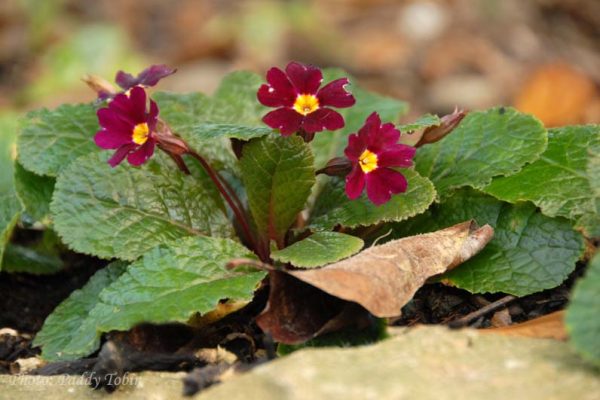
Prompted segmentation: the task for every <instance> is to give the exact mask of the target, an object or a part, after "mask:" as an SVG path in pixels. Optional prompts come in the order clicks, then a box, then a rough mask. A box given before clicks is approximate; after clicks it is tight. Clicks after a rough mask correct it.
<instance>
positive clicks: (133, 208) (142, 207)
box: [50, 152, 233, 260]
mask: <svg viewBox="0 0 600 400" xmlns="http://www.w3.org/2000/svg"><path fill="white" fill-rule="evenodd" d="M108 157H110V154H109V153H108V152H103V153H101V154H99V153H94V154H89V155H87V156H84V157H81V158H79V159H78V160H77V161H75V162H74V163H72V165H71V166H69V167H68V168H67V169H66V170H65V171H64V172H63V173H62V174H61V175H60V177H59V178H58V180H57V182H56V189H55V191H54V196H53V198H52V203H51V206H50V208H51V211H52V217H53V221H54V227H55V229H56V231H57V232H58V233H59V235H60V236H61V238H62V239H63V241H64V242H65V243H66V244H67V245H68V246H70V247H71V248H72V249H74V250H76V251H78V252H81V253H86V254H93V255H96V256H98V257H104V258H112V257H116V258H121V259H125V260H135V259H136V258H137V257H139V256H140V255H142V254H144V253H145V252H146V251H148V250H150V249H151V248H153V247H155V246H156V245H158V244H161V243H165V242H167V241H169V240H171V239H180V238H183V237H186V236H195V235H211V236H222V237H231V236H232V235H233V231H232V228H231V225H230V222H229V220H228V219H227V217H226V216H225V213H224V205H223V202H222V200H221V198H220V197H219V196H220V195H219V194H218V192H217V191H216V189H215V188H214V185H213V184H212V183H211V181H210V179H209V178H208V177H207V176H206V175H205V174H202V175H199V176H194V175H189V176H186V175H184V174H182V173H181V172H180V171H178V170H177V169H176V168H175V167H174V164H173V163H172V161H171V160H170V159H169V158H168V157H167V156H166V155H164V154H161V153H158V154H155V155H154V157H153V158H152V159H151V160H150V161H149V162H148V163H147V164H146V165H144V166H143V167H142V168H132V167H131V166H129V165H126V164H121V165H119V166H118V167H116V168H111V167H110V166H108V164H107V163H106V160H107V159H108Z"/></svg>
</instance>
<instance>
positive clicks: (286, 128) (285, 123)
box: [262, 107, 303, 136]
mask: <svg viewBox="0 0 600 400" xmlns="http://www.w3.org/2000/svg"><path fill="white" fill-rule="evenodd" d="M302 118H303V117H302V115H300V114H298V113H297V112H296V111H294V110H292V109H291V108H285V107H282V108H278V109H277V110H274V111H271V112H270V113H268V114H267V115H265V116H264V117H263V119H262V120H263V122H264V123H265V124H267V125H268V126H270V127H271V128H273V129H279V131H280V132H281V134H282V135H284V136H288V135H291V134H292V133H295V132H298V130H300V125H301V123H302Z"/></svg>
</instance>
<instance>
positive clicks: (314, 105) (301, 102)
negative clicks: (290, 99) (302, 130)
mask: <svg viewBox="0 0 600 400" xmlns="http://www.w3.org/2000/svg"><path fill="white" fill-rule="evenodd" d="M318 109H319V99H317V96H315V95H312V94H299V95H298V97H296V101H295V102H294V110H296V111H297V112H298V113H299V114H302V115H308V114H310V113H311V112H313V111H317V110H318Z"/></svg>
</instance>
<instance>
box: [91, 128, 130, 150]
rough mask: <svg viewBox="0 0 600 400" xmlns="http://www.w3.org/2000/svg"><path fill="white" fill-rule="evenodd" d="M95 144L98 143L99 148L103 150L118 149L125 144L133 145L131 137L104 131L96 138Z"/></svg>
mask: <svg viewBox="0 0 600 400" xmlns="http://www.w3.org/2000/svg"><path fill="white" fill-rule="evenodd" d="M94 142H96V145H97V146H98V147H100V148H103V149H116V148H119V147H121V146H123V145H124V144H128V143H131V136H128V135H122V134H119V133H116V132H114V131H109V130H106V129H102V130H100V131H98V132H97V133H96V135H95V136H94Z"/></svg>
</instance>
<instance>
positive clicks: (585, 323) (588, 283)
mask: <svg viewBox="0 0 600 400" xmlns="http://www.w3.org/2000/svg"><path fill="white" fill-rule="evenodd" d="M598 315H600V253H598V254H596V256H595V257H594V258H593V259H592V260H591V261H590V263H589V265H588V270H587V272H586V274H585V276H584V277H583V278H581V279H580V280H579V281H577V284H576V285H575V288H574V289H573V294H572V296H571V302H570V303H569V306H568V307H567V314H566V316H565V323H566V325H567V330H568V332H569V340H570V342H571V345H573V347H575V349H576V350H577V351H579V353H580V354H581V355H582V356H583V357H584V358H586V359H587V360H589V361H591V362H593V363H594V364H596V365H598V366H600V346H598V338H599V337H600V319H598Z"/></svg>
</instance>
